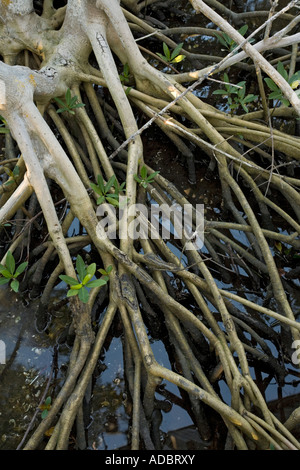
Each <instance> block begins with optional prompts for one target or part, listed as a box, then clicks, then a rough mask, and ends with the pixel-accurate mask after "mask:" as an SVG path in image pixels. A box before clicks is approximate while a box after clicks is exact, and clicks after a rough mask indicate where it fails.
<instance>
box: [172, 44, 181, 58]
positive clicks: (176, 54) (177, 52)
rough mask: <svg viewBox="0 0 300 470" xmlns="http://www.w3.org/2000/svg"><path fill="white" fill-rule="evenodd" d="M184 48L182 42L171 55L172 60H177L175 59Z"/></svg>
mask: <svg viewBox="0 0 300 470" xmlns="http://www.w3.org/2000/svg"><path fill="white" fill-rule="evenodd" d="M182 46H183V42H181V43H180V44H178V45H177V46H176V47H175V49H174V50H173V52H172V54H171V60H173V59H175V57H177V56H178V54H179V53H180V51H181V49H182Z"/></svg>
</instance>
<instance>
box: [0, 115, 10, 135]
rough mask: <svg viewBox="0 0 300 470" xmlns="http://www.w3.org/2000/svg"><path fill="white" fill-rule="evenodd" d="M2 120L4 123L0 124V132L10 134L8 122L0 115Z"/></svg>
mask: <svg viewBox="0 0 300 470" xmlns="http://www.w3.org/2000/svg"><path fill="white" fill-rule="evenodd" d="M0 121H2V123H1V124H0V134H8V133H9V129H8V127H7V122H6V121H5V119H4V117H2V116H0Z"/></svg>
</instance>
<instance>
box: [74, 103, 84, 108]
mask: <svg viewBox="0 0 300 470" xmlns="http://www.w3.org/2000/svg"><path fill="white" fill-rule="evenodd" d="M84 106H85V104H84V103H76V104H75V105H74V106H72V107H73V109H75V108H82V107H84Z"/></svg>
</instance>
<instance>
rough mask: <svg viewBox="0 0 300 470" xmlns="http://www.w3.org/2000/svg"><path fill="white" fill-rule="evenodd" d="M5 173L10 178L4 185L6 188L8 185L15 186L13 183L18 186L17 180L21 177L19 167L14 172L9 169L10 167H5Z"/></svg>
mask: <svg viewBox="0 0 300 470" xmlns="http://www.w3.org/2000/svg"><path fill="white" fill-rule="evenodd" d="M4 171H5V173H6V174H7V175H8V176H9V178H10V179H9V180H8V181H6V182H5V183H4V184H5V186H8V185H10V184H13V183H16V184H17V181H16V178H17V177H18V176H19V174H20V169H19V167H18V165H16V166H15V167H14V169H13V170H11V169H10V168H8V167H6V166H5V167H4Z"/></svg>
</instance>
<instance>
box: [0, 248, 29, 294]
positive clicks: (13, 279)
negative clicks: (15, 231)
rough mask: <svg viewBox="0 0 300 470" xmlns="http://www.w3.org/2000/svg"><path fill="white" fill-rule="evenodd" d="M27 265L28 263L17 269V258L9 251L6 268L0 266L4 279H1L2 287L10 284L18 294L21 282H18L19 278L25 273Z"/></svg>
mask: <svg viewBox="0 0 300 470" xmlns="http://www.w3.org/2000/svg"><path fill="white" fill-rule="evenodd" d="M27 265H28V262H27V261H25V262H24V263H21V264H20V265H19V266H18V267H17V268H16V262H15V258H14V256H13V255H12V253H11V252H10V251H8V252H7V255H6V261H5V266H3V264H0V274H1V275H2V277H0V286H2V285H4V284H8V283H9V282H10V287H11V288H12V290H13V291H14V292H18V291H19V281H18V280H17V277H18V276H19V275H20V274H22V273H23V271H25V269H26V267H27Z"/></svg>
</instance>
